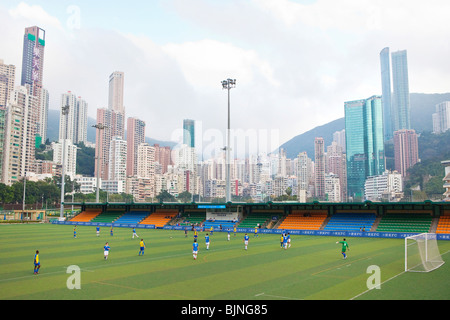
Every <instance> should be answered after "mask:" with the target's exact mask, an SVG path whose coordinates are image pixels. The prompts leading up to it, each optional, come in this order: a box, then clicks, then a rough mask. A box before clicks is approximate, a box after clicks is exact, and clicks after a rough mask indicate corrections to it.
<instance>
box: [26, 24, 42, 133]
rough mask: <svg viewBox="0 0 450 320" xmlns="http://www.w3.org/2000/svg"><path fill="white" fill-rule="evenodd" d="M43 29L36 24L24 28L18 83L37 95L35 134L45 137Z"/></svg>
mask: <svg viewBox="0 0 450 320" xmlns="http://www.w3.org/2000/svg"><path fill="white" fill-rule="evenodd" d="M44 53H45V30H44V29H41V28H39V27H37V26H33V27H28V28H25V35H24V38H23V56H22V78H21V82H20V84H21V85H22V86H26V85H28V86H27V88H29V90H30V91H29V93H30V94H31V95H33V96H35V97H37V103H38V106H37V109H36V112H37V116H36V119H37V125H38V131H37V132H36V134H37V135H39V136H41V137H46V135H47V133H46V131H47V124H46V123H45V120H46V119H47V117H46V115H43V113H44V112H45V110H41V109H43V108H44V109H45V105H43V106H41V103H44V102H45V101H46V100H45V99H41V95H42V94H43V93H42V89H43V77H44Z"/></svg>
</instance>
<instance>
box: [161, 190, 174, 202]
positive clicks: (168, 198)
mask: <svg viewBox="0 0 450 320" xmlns="http://www.w3.org/2000/svg"><path fill="white" fill-rule="evenodd" d="M156 199H158V201H159V202H175V201H176V200H175V197H174V196H173V195H171V194H170V193H169V192H167V190H162V191H161V193H160V194H158V195H157V196H156Z"/></svg>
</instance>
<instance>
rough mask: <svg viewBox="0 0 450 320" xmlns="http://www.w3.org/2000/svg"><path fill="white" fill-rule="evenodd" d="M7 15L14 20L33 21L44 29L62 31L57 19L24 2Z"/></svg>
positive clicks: (39, 7) (38, 7) (36, 6)
mask: <svg viewBox="0 0 450 320" xmlns="http://www.w3.org/2000/svg"><path fill="white" fill-rule="evenodd" d="M8 13H9V15H10V16H11V17H12V18H14V19H25V20H31V21H34V22H35V24H37V25H41V26H43V27H45V28H48V27H50V28H57V29H60V30H61V29H62V25H61V22H60V21H59V20H58V18H56V17H53V16H51V15H50V14H48V13H47V12H46V11H45V10H44V9H43V8H42V7H41V6H38V5H28V4H27V3H25V2H20V3H19V4H18V5H17V7H15V8H12V9H10V10H8Z"/></svg>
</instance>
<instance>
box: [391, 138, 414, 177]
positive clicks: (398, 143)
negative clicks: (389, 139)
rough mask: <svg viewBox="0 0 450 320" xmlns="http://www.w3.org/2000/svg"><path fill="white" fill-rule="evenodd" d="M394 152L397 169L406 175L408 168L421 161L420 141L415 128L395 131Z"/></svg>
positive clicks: (403, 175)
mask: <svg viewBox="0 0 450 320" xmlns="http://www.w3.org/2000/svg"><path fill="white" fill-rule="evenodd" d="M394 154H395V170H397V171H398V172H399V173H400V174H401V175H402V177H405V176H406V173H407V170H408V169H409V168H411V167H412V166H414V165H415V164H416V163H417V162H419V142H418V139H417V134H416V132H415V131H414V130H408V129H402V130H398V131H395V132H394Z"/></svg>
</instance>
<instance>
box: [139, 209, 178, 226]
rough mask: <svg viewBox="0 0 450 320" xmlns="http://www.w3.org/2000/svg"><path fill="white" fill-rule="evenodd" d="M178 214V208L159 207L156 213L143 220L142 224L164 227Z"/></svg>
mask: <svg viewBox="0 0 450 320" xmlns="http://www.w3.org/2000/svg"><path fill="white" fill-rule="evenodd" d="M177 214H178V210H176V209H157V210H156V211H155V212H154V213H152V214H151V215H149V216H148V217H147V218H145V219H144V220H142V221H141V223H140V224H147V225H151V224H153V225H155V227H156V228H158V227H164V226H165V225H166V224H167V223H168V222H169V221H170V220H172V219H173V217H175V216H176V215H177Z"/></svg>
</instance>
